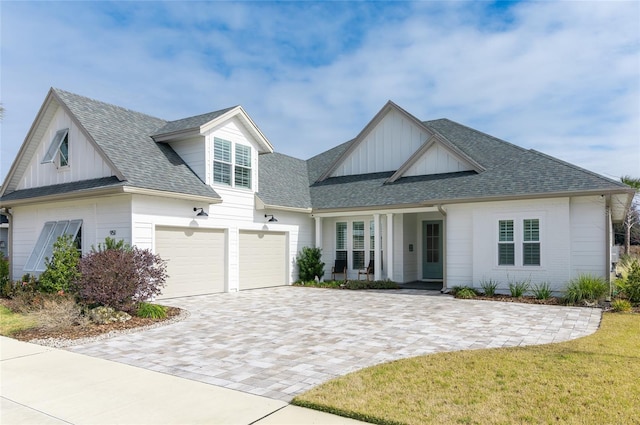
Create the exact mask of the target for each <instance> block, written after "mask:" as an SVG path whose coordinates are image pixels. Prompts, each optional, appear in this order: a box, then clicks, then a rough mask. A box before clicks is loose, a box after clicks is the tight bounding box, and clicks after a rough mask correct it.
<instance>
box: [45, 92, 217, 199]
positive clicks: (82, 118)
mask: <svg viewBox="0 0 640 425" xmlns="http://www.w3.org/2000/svg"><path fill="white" fill-rule="evenodd" d="M53 90H54V92H55V94H56V95H57V97H58V98H59V99H60V100H61V101H62V102H64V104H65V105H66V106H67V107H68V108H69V110H70V111H71V113H72V114H73V115H75V116H76V118H77V119H78V121H79V122H80V124H81V125H82V126H83V127H84V128H85V129H86V130H87V131H88V132H89V134H90V135H91V136H92V137H93V139H94V140H95V142H96V144H97V145H98V146H99V147H100V148H101V149H102V150H103V151H104V153H105V154H106V155H107V157H108V158H109V159H110V160H111V161H112V162H113V164H114V165H115V166H116V168H117V169H118V170H119V171H120V172H121V173H122V174H123V176H124V178H125V180H126V182H125V184H126V185H127V186H134V187H138V188H145V189H154V190H160V191H166V192H175V193H181V194H189V195H196V196H205V197H210V198H220V196H219V195H218V194H217V193H216V192H215V190H213V189H212V188H211V187H210V186H208V185H206V184H205V183H204V182H203V181H202V180H200V179H199V178H198V176H197V175H196V174H195V173H194V172H193V171H192V170H191V169H190V168H189V167H188V166H187V164H186V163H185V162H184V161H183V160H182V158H180V156H178V154H177V153H176V152H175V151H174V150H173V149H172V148H171V147H170V146H169V145H167V144H164V143H156V142H154V141H153V139H152V138H151V135H152V134H155V133H157V131H158V129H161V128H163V127H165V126H166V125H167V122H166V121H164V120H162V119H160V118H155V117H151V116H149V115H145V114H142V113H139V112H135V111H131V110H129V109H125V108H121V107H119V106H114V105H110V104H107V103H103V102H100V101H97V100H93V99H89V98H87V97H84V96H79V95H76V94H73V93H69V92H66V91H63V90H59V89H53Z"/></svg>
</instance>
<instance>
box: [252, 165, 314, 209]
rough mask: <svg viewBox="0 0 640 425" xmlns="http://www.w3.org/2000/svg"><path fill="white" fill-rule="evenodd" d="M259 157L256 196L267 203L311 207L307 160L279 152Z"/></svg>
mask: <svg viewBox="0 0 640 425" xmlns="http://www.w3.org/2000/svg"><path fill="white" fill-rule="evenodd" d="M258 159H259V161H260V162H259V177H258V178H259V183H258V184H259V192H258V197H260V199H262V201H263V202H264V203H265V204H267V205H279V206H283V207H295V208H311V198H310V195H309V178H308V171H307V162H306V161H304V160H301V159H297V158H293V157H290V156H287V155H283V154H280V153H269V154H263V155H260V156H259V157H258Z"/></svg>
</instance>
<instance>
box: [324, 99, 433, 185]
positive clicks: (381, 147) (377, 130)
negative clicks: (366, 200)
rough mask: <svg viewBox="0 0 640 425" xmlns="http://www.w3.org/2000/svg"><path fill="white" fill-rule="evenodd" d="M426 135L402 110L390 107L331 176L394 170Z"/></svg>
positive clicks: (422, 141) (420, 144) (425, 138)
mask: <svg viewBox="0 0 640 425" xmlns="http://www.w3.org/2000/svg"><path fill="white" fill-rule="evenodd" d="M428 137H429V135H428V134H427V133H426V132H425V131H424V130H423V129H421V128H420V127H418V126H417V125H416V124H415V123H414V122H412V121H411V120H409V119H408V118H407V117H406V116H405V115H404V114H402V113H400V112H399V111H397V110H395V109H392V110H390V111H389V113H387V114H386V115H385V116H384V117H383V118H382V120H380V122H379V123H378V124H377V125H376V126H375V127H374V128H373V129H372V130H371V131H370V132H369V133H368V134H367V135H365V136H364V139H363V140H362V142H361V143H359V144H358V146H357V147H356V148H355V150H354V151H353V152H351V153H350V154H349V155H348V156H347V157H346V158H345V159H344V160H343V162H342V163H341V164H340V165H339V166H338V168H336V170H335V171H334V172H333V173H332V176H334V177H335V176H348V175H356V174H367V173H377V172H383V171H395V170H397V169H398V168H400V166H401V165H402V164H404V163H405V162H406V161H407V159H409V157H411V155H413V153H414V152H415V151H416V150H418V148H420V146H422V144H423V143H425V141H426V140H427V139H428Z"/></svg>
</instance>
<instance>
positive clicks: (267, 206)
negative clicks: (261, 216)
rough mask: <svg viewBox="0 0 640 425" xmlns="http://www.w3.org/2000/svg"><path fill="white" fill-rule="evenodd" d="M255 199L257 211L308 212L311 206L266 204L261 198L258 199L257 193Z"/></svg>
mask: <svg viewBox="0 0 640 425" xmlns="http://www.w3.org/2000/svg"><path fill="white" fill-rule="evenodd" d="M255 200H256V210H257V211H263V210H277V211H289V212H297V213H306V214H310V213H311V211H312V209H311V208H301V207H288V206H283V205H272V204H266V203H265V202H264V201H263V200H262V199H260V197H259V196H258V195H255Z"/></svg>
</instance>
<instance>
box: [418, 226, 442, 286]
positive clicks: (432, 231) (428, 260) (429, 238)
mask: <svg viewBox="0 0 640 425" xmlns="http://www.w3.org/2000/svg"><path fill="white" fill-rule="evenodd" d="M443 236H444V235H443V234H442V220H434V221H423V222H422V278H423V279H429V280H442V264H443V261H442V238H443Z"/></svg>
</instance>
